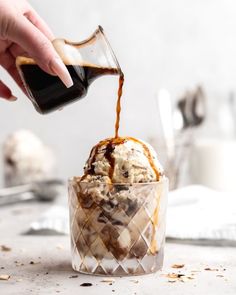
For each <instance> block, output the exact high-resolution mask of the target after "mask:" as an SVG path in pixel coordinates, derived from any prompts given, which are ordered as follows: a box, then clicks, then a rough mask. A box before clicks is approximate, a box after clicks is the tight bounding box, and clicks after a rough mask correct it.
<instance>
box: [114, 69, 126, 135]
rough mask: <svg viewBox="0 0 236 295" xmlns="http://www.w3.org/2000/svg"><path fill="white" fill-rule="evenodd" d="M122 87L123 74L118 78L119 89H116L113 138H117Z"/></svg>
mask: <svg viewBox="0 0 236 295" xmlns="http://www.w3.org/2000/svg"><path fill="white" fill-rule="evenodd" d="M123 85H124V74H123V73H121V74H120V78H119V88H118V99H117V103H116V124H115V138H118V137H119V135H118V131H119V127H120V111H121V104H120V102H121V96H122V92H123V91H122V89H123Z"/></svg>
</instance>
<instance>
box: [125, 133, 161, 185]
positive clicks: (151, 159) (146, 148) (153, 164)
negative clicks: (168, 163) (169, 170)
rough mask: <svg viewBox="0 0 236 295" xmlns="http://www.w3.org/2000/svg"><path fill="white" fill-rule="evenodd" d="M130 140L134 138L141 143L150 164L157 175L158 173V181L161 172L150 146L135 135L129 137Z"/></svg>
mask: <svg viewBox="0 0 236 295" xmlns="http://www.w3.org/2000/svg"><path fill="white" fill-rule="evenodd" d="M128 139H129V140H132V141H134V142H136V143H138V144H140V145H141V146H142V148H143V150H144V153H145V156H146V157H147V159H148V161H149V164H150V166H151V167H152V170H153V171H154V173H155V175H156V180H157V181H158V180H159V178H160V172H159V171H158V170H157V168H156V166H155V163H154V161H153V157H152V155H151V152H150V150H149V148H148V147H147V146H146V144H145V143H144V142H142V141H140V140H138V139H137V138H134V137H128Z"/></svg>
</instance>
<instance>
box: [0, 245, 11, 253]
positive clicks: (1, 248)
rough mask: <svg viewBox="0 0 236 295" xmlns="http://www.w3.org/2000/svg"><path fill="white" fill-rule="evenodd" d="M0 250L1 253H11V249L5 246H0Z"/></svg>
mask: <svg viewBox="0 0 236 295" xmlns="http://www.w3.org/2000/svg"><path fill="white" fill-rule="evenodd" d="M0 250H1V251H2V252H10V251H11V248H10V247H7V246H5V245H1V246H0Z"/></svg>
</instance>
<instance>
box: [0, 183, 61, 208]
mask: <svg viewBox="0 0 236 295" xmlns="http://www.w3.org/2000/svg"><path fill="white" fill-rule="evenodd" d="M62 187H63V181H61V180H58V179H52V180H44V181H37V182H33V183H29V184H23V185H19V186H14V187H8V188H3V189H0V205H8V204H14V203H18V202H23V201H31V200H38V201H53V200H54V199H55V198H56V197H57V196H58V195H59V193H60V191H61V189H62Z"/></svg>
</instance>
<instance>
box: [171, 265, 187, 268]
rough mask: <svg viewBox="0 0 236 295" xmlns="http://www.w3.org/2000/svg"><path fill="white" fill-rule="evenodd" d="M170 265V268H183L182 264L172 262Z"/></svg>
mask: <svg viewBox="0 0 236 295" xmlns="http://www.w3.org/2000/svg"><path fill="white" fill-rule="evenodd" d="M171 267H172V268H183V267H184V264H173V265H172V266H171Z"/></svg>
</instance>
